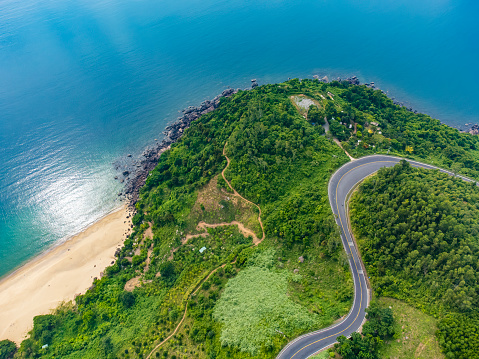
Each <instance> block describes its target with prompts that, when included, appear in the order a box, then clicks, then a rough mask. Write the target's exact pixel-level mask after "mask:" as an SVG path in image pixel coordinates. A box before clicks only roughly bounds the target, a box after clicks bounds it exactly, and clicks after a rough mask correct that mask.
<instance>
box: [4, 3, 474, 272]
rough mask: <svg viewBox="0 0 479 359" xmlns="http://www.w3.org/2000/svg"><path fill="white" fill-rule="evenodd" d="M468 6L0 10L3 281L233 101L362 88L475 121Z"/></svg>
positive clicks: (455, 119) (455, 122) (101, 209)
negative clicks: (257, 87)
mask: <svg viewBox="0 0 479 359" xmlns="http://www.w3.org/2000/svg"><path fill="white" fill-rule="evenodd" d="M478 15H479V3H478V2H477V1H472V0H455V1H452V0H423V1H416V0H414V1H413V0H395V1H384V0H371V1H361V0H336V1H327V0H256V1H251V0H243V1H239V0H228V1H225V0H217V1H213V0H201V1H200V0H182V1H177V0H175V1H173V0H117V1H113V0H22V1H18V0H1V1H0V275H4V274H6V273H8V272H9V271H11V270H12V269H14V268H15V267H17V266H18V265H20V264H21V263H22V262H24V261H26V260H28V259H29V258H31V257H32V256H34V255H35V254H38V253H39V252H41V251H42V250H44V249H45V248H47V247H48V246H50V245H52V244H54V243H56V242H58V241H60V240H62V239H65V238H67V237H68V236H71V235H73V234H75V233H77V232H79V231H80V230H81V229H82V228H84V227H85V226H87V225H88V224H90V223H92V222H94V221H95V220H97V219H98V218H99V217H101V216H103V215H104V214H105V213H107V212H108V211H110V210H112V209H113V208H115V207H116V206H118V205H119V202H118V199H117V192H119V191H120V190H121V186H120V184H119V183H118V182H117V181H115V180H114V179H113V177H114V176H115V175H116V171H115V169H114V167H113V165H112V164H113V163H114V162H115V161H117V160H118V159H120V158H122V157H124V156H125V155H127V154H128V153H131V154H133V156H138V155H139V154H140V153H141V152H142V150H143V149H144V148H145V146H147V145H148V144H151V143H153V141H154V139H155V138H159V139H160V138H161V132H162V130H163V128H164V127H165V126H166V125H167V124H168V123H169V122H171V121H174V120H175V119H176V118H177V116H178V111H179V110H181V109H182V108H184V107H186V106H189V105H195V104H199V103H200V102H201V101H203V100H204V99H207V98H212V97H214V96H215V95H216V94H218V93H219V92H221V91H222V90H223V89H225V88H226V87H228V86H231V87H241V88H244V87H247V86H249V85H250V79H252V78H256V79H258V82H259V83H260V84H261V83H271V82H278V81H284V80H287V79H288V78H289V77H300V78H306V77H312V75H315V74H318V75H321V76H324V75H328V76H329V78H334V77H337V76H342V77H345V76H348V75H357V76H358V77H359V78H360V79H361V80H362V81H368V82H369V81H374V82H375V83H376V85H377V86H379V87H380V88H381V89H383V90H384V91H387V92H388V93H389V94H390V95H391V96H394V97H396V98H398V99H400V100H402V101H405V102H406V103H408V104H409V105H411V106H413V107H414V108H415V109H417V110H419V111H422V112H426V113H429V114H431V115H433V116H434V117H436V118H438V119H440V120H442V121H443V122H445V123H447V124H449V125H452V126H456V127H463V128H464V123H469V122H479V101H478V98H479V89H478V86H477V81H478V79H479V70H478V67H477V64H478V63H479V42H478V38H479V26H477V16H478Z"/></svg>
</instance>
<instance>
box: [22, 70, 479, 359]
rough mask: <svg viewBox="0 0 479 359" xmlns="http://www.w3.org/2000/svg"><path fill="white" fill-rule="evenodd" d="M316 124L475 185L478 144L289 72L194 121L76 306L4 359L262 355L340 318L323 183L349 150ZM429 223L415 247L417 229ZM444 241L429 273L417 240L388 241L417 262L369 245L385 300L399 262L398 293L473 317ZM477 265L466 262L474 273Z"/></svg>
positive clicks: (337, 255) (343, 277)
mask: <svg viewBox="0 0 479 359" xmlns="http://www.w3.org/2000/svg"><path fill="white" fill-rule="evenodd" d="M299 95H301V98H302V99H307V101H305V102H306V103H312V105H311V106H310V107H308V108H302V107H301V102H299V103H298V102H295V101H294V100H293V98H294V97H295V96H296V97H299ZM325 118H326V119H327V121H328V122H329V125H330V129H331V134H332V135H334V136H335V137H337V138H339V139H340V140H342V141H343V142H342V144H343V147H344V148H345V149H347V150H348V151H350V152H351V153H352V154H353V155H355V156H362V155H367V154H373V153H376V152H381V153H386V152H389V153H396V154H400V155H408V156H415V157H419V158H422V159H424V160H425V161H427V162H431V163H434V164H437V165H444V166H446V167H451V168H453V170H455V171H459V172H462V173H465V174H469V175H471V176H475V177H476V178H479V162H478V161H476V156H477V153H478V152H477V150H476V148H478V147H477V146H478V142H477V137H474V136H471V135H469V134H461V133H459V132H458V131H457V130H455V129H452V128H449V127H447V126H445V125H441V124H440V123H439V122H438V121H437V120H433V119H431V118H430V117H428V116H425V115H420V114H419V115H416V114H414V113H412V112H409V111H407V110H406V109H404V108H402V107H399V106H396V105H394V104H393V103H392V101H391V100H390V99H388V98H387V97H386V96H385V95H384V94H383V93H382V92H380V91H374V90H372V89H370V88H367V87H366V86H353V85H349V84H348V83H347V82H341V83H340V82H337V81H335V82H332V83H330V84H325V83H320V82H318V81H311V80H302V81H300V80H298V79H294V80H291V81H288V82H286V83H282V84H275V85H264V86H261V87H258V88H255V89H254V90H250V91H240V92H238V93H237V94H235V95H234V96H232V97H230V98H223V99H222V100H221V103H220V106H219V107H218V109H216V110H215V111H213V112H211V113H208V114H205V115H203V116H201V117H200V118H199V119H198V120H196V121H194V122H193V123H192V125H191V127H190V128H189V129H187V130H186V131H185V133H184V135H183V136H182V137H181V138H180V139H179V140H178V142H176V143H175V144H173V145H172V146H171V149H170V150H168V151H166V152H165V153H164V154H163V155H162V156H161V158H160V160H159V163H158V165H157V167H156V168H155V170H154V171H153V172H152V173H151V174H150V176H149V177H148V180H147V182H146V184H145V186H144V187H143V188H142V190H141V193H140V200H139V202H138V203H137V204H136V209H137V214H136V215H135V216H134V218H133V223H134V228H133V230H132V233H131V235H129V237H128V239H127V240H126V241H125V243H124V247H123V248H122V249H121V251H120V252H119V253H118V255H117V259H116V261H115V263H114V264H113V265H112V266H110V267H109V268H107V269H106V271H105V275H104V276H103V277H102V278H101V279H98V280H95V281H94V283H93V286H92V287H91V288H90V289H89V290H88V291H87V292H86V293H85V294H83V295H80V296H78V297H77V298H76V300H75V301H74V302H72V303H66V304H65V305H63V306H62V307H60V308H58V309H57V311H56V312H55V313H54V314H52V315H47V316H39V317H36V318H35V326H34V329H33V330H32V332H31V337H30V338H29V339H27V340H25V341H24V342H23V343H22V345H21V347H20V349H19V351H18V353H17V354H16V356H17V357H25V358H31V357H42V356H44V357H50V358H54V357H55V358H56V357H62V358H147V357H162V358H175V359H176V358H249V357H262V358H274V357H275V356H276V354H277V353H278V352H279V350H280V348H281V347H282V346H283V345H285V344H286V343H287V342H288V341H289V340H290V339H292V338H293V337H295V336H297V335H299V334H301V333H304V332H307V331H309V330H312V329H317V328H321V327H324V326H327V325H329V324H331V323H332V322H333V321H334V320H337V319H338V318H340V317H341V316H343V315H345V314H347V313H348V311H349V308H350V305H351V300H352V294H353V284H352V281H351V276H350V272H349V267H348V262H347V258H346V257H345V254H344V251H343V250H342V246H341V242H340V238H339V232H338V229H337V226H336V224H335V221H334V218H333V215H332V212H331V209H330V206H329V201H328V194H327V184H328V180H329V177H330V175H331V174H332V173H333V172H334V171H335V170H336V169H337V168H339V167H340V166H341V165H342V164H344V163H346V162H347V161H348V157H347V156H346V155H345V153H344V152H343V151H342V150H341V148H340V147H339V146H337V145H336V144H335V143H334V141H333V140H332V136H331V134H330V133H326V134H325V133H324V129H323V127H322V125H323V123H324V119H325ZM227 158H229V159H230V161H231V163H230V165H229V166H228V168H227V169H226V171H225V173H224V177H223V175H222V171H223V170H224V169H225V168H226V167H227ZM225 179H226V180H225ZM227 181H229V184H228V183H227ZM230 185H231V187H230ZM471 188H472V187H471ZM234 191H237V193H235V192H234ZM371 191H373V190H371ZM471 193H472V192H471ZM411 195H412V194H411ZM391 196H392V195H391ZM465 201H466V200H465ZM358 203H359V202H358ZM458 203H459V202H458ZM368 205H369V204H368ZM398 205H399V204H398ZM258 206H259V207H258ZM364 206H365V205H364ZM259 208H260V209H261V215H260V211H259ZM357 208H358V213H360V207H359V204H358V207H357ZM414 208H415V207H414ZM460 208H462V207H460ZM381 210H382V209H381ZM468 210H469V208H468ZM379 213H382V212H381V211H379V209H378V214H379ZM417 216H419V214H417ZM446 218H449V217H447V216H446ZM456 220H457V221H459V220H458V219H456ZM447 221H452V219H447ZM261 223H262V224H263V227H264V240H263V229H262V226H261ZM361 223H362V225H364V226H365V227H364V228H365V231H366V230H369V227H366V226H368V225H369V224H368V223H367V221H366V220H365V219H361ZM447 223H449V222H447ZM461 223H462V222H461ZM468 223H469V222H468ZM428 225H429V224H428V223H425V224H423V226H426V227H427V226H428ZM463 226H466V224H464V225H463ZM426 227H425V228H423V227H421V232H422V233H423V234H422V235H421V236H420V238H422V237H423V236H426V235H427V236H429V232H428V231H429V229H428V228H426ZM387 228H389V227H387ZM414 228H416V227H414ZM454 228H455V227H454ZM458 228H459V229H457V230H458V231H459V232H458V233H459V234H462V233H466V234H467V235H469V236H473V233H472V232H470V231H469V229H468V230H465V229H464V230H463V229H462V228H463V227H461V226H459V224H458ZM471 228H472V227H471ZM404 230H405V231H407V230H408V228H405V229H404ZM411 230H412V229H411ZM468 231H469V232H468ZM433 232H434V229H433ZM446 232H447V231H446ZM446 232H444V238H442V237H441V239H440V240H438V241H439V242H438V244H437V248H436V247H435V246H436V244H435V242H434V240H433V242H432V244H426V246H429V249H428V250H432V249H431V248H433V249H434V250H437V251H440V254H442V253H446V254H444V255H446V258H443V257H441V258H442V259H441V260H442V261H443V262H445V263H450V264H448V265H447V266H448V267H447V269H446V267H444V266H443V267H441V268H443V269H441V270H443V272H441V273H439V272H437V271H438V269H433V268H436V267H433V264H428V263H429V261H432V263H435V264H434V265H436V264H437V263H436V262H434V258H432V257H430V258H429V257H427V256H424V258H422V257H423V256H422V255H421V252H420V251H421V250H424V248H425V247H424V245H423V243H422V242H421V244H420V246H419V247H418V248H414V249H413V248H412V247H411V246H410V247H407V248H406V247H404V246H401V247H399V248H397V250H400V251H401V252H400V253H401V255H403V256H405V258H409V255H410V253H409V252H411V253H412V252H413V251H416V252H417V253H416V252H414V253H416V254H415V255H416V257H415V258H413V259H416V262H414V264H411V263H412V262H409V261H408V260H406V259H404V260H403V261H400V262H396V259H394V261H392V259H391V255H392V254H390V251H393V252H394V250H395V249H396V247H397V246H396V245H393V244H392V243H391V244H390V247H394V248H390V247H388V248H389V249H387V254H385V253H386V252H384V253H383V251H386V248H382V247H381V249H379V247H378V248H376V249H375V250H378V251H379V252H380V253H381V255H380V256H379V258H376V257H367V260H368V261H369V260H371V261H373V260H374V263H372V264H374V265H378V267H377V272H376V273H373V275H374V278H375V280H378V281H379V282H380V283H381V285H380V286H378V287H377V288H376V289H377V290H379V291H381V290H382V293H383V294H387V293H389V292H388V291H391V290H392V289H391V288H394V285H398V286H399V285H401V286H402V285H404V286H406V284H403V282H402V281H406V279H404V278H406V277H404V278H403V277H401V276H400V275H399V273H400V272H399V270H398V269H397V268H403V267H404V268H409V269H408V273H407V275H411V276H412V275H414V276H416V277H417V278H420V279H421V282H420V283H419V284H415V285H412V284H411V285H412V286H411V287H407V286H406V287H404V288H407V289H408V290H409V292H408V293H412V292H413V291H417V295H412V294H411V298H420V296H421V295H422V294H424V295H426V296H427V298H428V299H431V300H439V301H440V303H441V308H444V312H442V311H441V313H446V311H451V313H453V312H454V311H456V312H457V311H460V312H461V313H463V314H461V315H464V316H467V318H472V317H471V315H472V314H471V313H473V312H474V309H473V307H474V305H475V303H476V302H475V300H476V299H475V296H474V295H473V294H474V293H473V292H472V291H471V290H472V289H471V288H475V287H474V285H475V284H474V285H472V284H471V283H473V282H471V281H475V274H474V275H473V276H472V277H471V274H470V271H469V268H468V269H467V270H466V271H465V272H464V273H462V272H461V273H459V271H462V269H461V268H460V266H459V264H460V263H461V261H462V260H463V259H462V258H463V257H464V256H465V257H467V258H470V259H471V260H472V261H474V253H475V252H474V250H475V249H474V248H475V247H473V246H472V245H471V244H469V242H467V241H466V242H464V243H466V244H464V243H463V242H461V241H459V240H457V241H456V242H455V241H454V240H452V241H450V240H449V237H447V238H446V236H447V235H450V236H453V235H456V233H455V232H454V233H451V234H448V232H447V233H446ZM364 233H366V232H364ZM424 233H426V234H424ZM414 238H415V237H414ZM427 238H429V237H427ZM434 238H435V237H434ZM468 238H469V237H468ZM390 240H392V239H390ZM418 241H420V239H418ZM443 242H444V243H446V244H444V245H443V244H442V243H443ZM427 243H429V242H427ZM255 244H256V245H255ZM459 251H463V252H464V253H465V254H464V253H462V252H461V253H459ZM465 251H469V252H467V253H466V252H465ZM406 252H407V255H406ZM372 253H373V252H372V249H371V254H372ZM367 255H369V254H368V253H365V256H367ZM431 256H432V254H431ZM448 256H451V258H449V257H448ZM468 256H470V257H468ZM383 257H384V258H383ZM394 258H395V257H394ZM411 260H412V259H411ZM418 260H421V262H420V265H419V267H416V265H417V261H418ZM390 261H392V264H391V263H390ZM423 261H424V263H423ZM449 261H450V262H449ZM468 261H469V259H468ZM443 262H441V263H443ZM368 263H370V262H368ZM476 264H477V260H476V262H475V263H472V262H470V263H469V262H468V265H470V269H471V270H472V271H474V270H475V265H476ZM389 265H392V268H391V269H389V268H387V266H389ZM429 265H430V266H431V267H428V266H429ZM437 265H439V264H437ZM398 266H399V267H398ZM401 266H403V267H401ZM424 266H426V267H427V268H428V271H427V272H426V273H425V272H424V268H425V267H424ZM438 268H439V267H438ZM394 270H395V271H396V272H390V271H394ZM456 270H457V276H459V277H460V278H462V279H461V280H460V281H459V282H457V280H455V278H456V277H455V275H456V272H455V271H456ZM421 273H422V275H421ZM424 273H425V274H424ZM390 276H392V277H390ZM461 276H462V277H461ZM416 277H411V278H416ZM385 278H394V279H395V280H396V278H397V280H399V279H401V281H399V282H398V283H396V282H395V284H394V285H393V284H391V283H389V282H387V281H386V282H384V281H385V280H386V279H385ZM265 279H267V282H265ZM388 280H389V279H388ZM443 280H448V281H449V282H447V285H451V286H453V287H452V288H451V289H452V293H451V292H450V291H448V289H449V287H447V285H446V284H443V283H442V281H443ZM456 282H457V283H456ZM462 282H464V284H461V283H462ZM268 283H269V284H274V285H272V286H268V285H267V284H268ZM384 283H386V284H387V285H386V284H384ZM404 283H409V282H407V281H406V282H404ZM474 283H475V282H474ZM390 284H391V285H390ZM408 285H409V284H408ZM428 286H431V288H432V289H428ZM454 286H456V287H454ZM379 288H381V289H379ZM401 288H402V287H401ZM457 288H459V289H457ZM398 290H399V289H398ZM474 290H475V289H474ZM391 293H393V292H391ZM394 293H396V292H394ZM463 298H465V299H464V300H463ZM278 300H279V301H280V302H278ZM418 300H419V299H418ZM421 303H423V302H421ZM424 303H426V301H424ZM279 304H281V305H279ZM471 308H472V309H471ZM441 310H442V309H441ZM231 313H241V315H239V314H238V315H237V316H234V317H232V316H231V315H230V314H231ZM455 318H456V317H454V316H453V317H451V319H448V317H444V320H443V321H442V323H443V324H444V325H443V326H442V327H441V328H443V329H442V330H441V335H442V337H444V338H445V339H444V343H445V344H444V345H457V344H456V342H455V341H451V340H452V339H450V338H452V334H450V332H448V330H449V329H448V328H453V326H454V325H469V324H466V322H464V321H463V322H460V321H459V322H457V321H456V319H455ZM448 320H449V322H448ZM448 323H449V324H448ZM451 323H452V324H451ZM467 323H469V322H467ZM180 324H181V325H180ZM252 333H255V334H256V335H255V336H254V337H252ZM454 335H455V334H454ZM442 337H441V338H442ZM451 343H453V344H451ZM45 345H48V346H45ZM447 348H449V347H447ZM451 348H452V347H451Z"/></svg>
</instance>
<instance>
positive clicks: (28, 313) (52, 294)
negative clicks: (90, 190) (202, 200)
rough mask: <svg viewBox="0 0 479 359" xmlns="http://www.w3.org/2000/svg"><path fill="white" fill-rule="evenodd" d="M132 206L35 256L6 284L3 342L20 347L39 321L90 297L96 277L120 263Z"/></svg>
mask: <svg viewBox="0 0 479 359" xmlns="http://www.w3.org/2000/svg"><path fill="white" fill-rule="evenodd" d="M127 215H128V211H127V208H126V207H123V208H121V209H119V210H118V211H116V212H113V213H111V214H109V215H107V216H105V217H104V218H102V219H101V220H99V221H98V222H96V223H94V224H93V225H91V226H90V227H88V228H87V229H85V230H84V231H83V232H81V233H80V234H78V235H76V236H74V237H73V238H72V239H70V240H68V241H66V242H65V243H62V244H61V245H59V246H57V247H54V248H53V249H51V250H50V251H48V252H46V253H44V254H42V255H40V256H38V257H36V258H34V259H33V260H32V261H30V262H28V263H26V264H25V265H24V266H22V267H21V268H20V269H18V270H17V271H16V272H14V273H13V274H11V275H10V276H8V277H6V278H4V279H2V280H1V281H0V308H1V310H0V340H2V339H10V340H13V341H14V342H16V343H17V344H19V343H20V342H21V341H22V340H23V339H25V338H26V336H27V332H28V331H29V330H31V329H32V327H33V317H34V316H37V315H41V314H48V313H50V312H51V311H52V310H53V309H55V308H56V307H57V306H58V305H59V304H60V303H62V302H67V301H70V300H73V299H74V297H75V295H76V294H81V293H85V292H86V290H87V289H88V288H89V287H90V286H91V285H92V281H93V278H95V277H97V278H99V277H100V275H101V272H102V271H103V270H104V269H105V268H106V267H107V266H109V265H110V264H111V262H112V261H113V260H114V259H115V257H114V254H115V251H116V249H117V248H118V247H120V246H121V245H122V244H123V240H124V234H125V232H126V231H127V230H128V228H129V226H130V221H129V220H128V219H127Z"/></svg>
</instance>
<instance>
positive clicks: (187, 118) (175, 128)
mask: <svg viewBox="0 0 479 359" xmlns="http://www.w3.org/2000/svg"><path fill="white" fill-rule="evenodd" d="M254 84H256V86H258V84H257V83H256V81H255V82H253V85H254ZM256 86H252V87H256ZM237 92H238V90H235V89H232V88H229V89H226V90H224V91H223V92H222V93H221V94H220V95H218V96H216V97H215V98H214V99H212V100H206V101H203V102H202V103H201V105H200V106H196V107H195V106H190V107H188V108H186V109H184V110H183V111H182V112H183V115H182V116H181V117H179V118H178V119H177V120H176V121H175V122H174V123H172V124H171V125H169V126H167V127H166V128H165V130H164V131H163V134H164V135H165V137H164V139H163V140H162V141H161V142H159V143H157V144H156V145H155V146H153V147H148V148H146V149H145V150H144V151H143V153H142V154H141V156H140V158H139V159H137V160H130V161H128V159H121V160H119V161H117V163H115V168H116V170H118V171H121V172H122V175H123V178H119V176H115V179H118V180H119V181H120V182H122V183H123V182H125V189H124V191H123V193H122V194H124V195H125V196H126V197H127V198H128V200H129V203H130V206H131V207H134V205H135V203H136V202H137V201H138V197H139V193H140V188H141V187H142V186H143V185H144V184H145V182H146V179H147V178H148V175H149V173H150V172H151V171H152V170H153V169H154V168H155V167H156V165H157V164H158V160H159V159H160V156H161V154H162V153H163V152H165V151H166V150H167V149H169V148H170V146H171V144H172V143H174V142H176V141H177V140H178V139H179V138H180V137H181V136H182V135H183V133H184V131H185V130H186V129H187V128H188V127H189V126H190V124H191V123H192V122H193V121H195V120H196V119H198V118H199V117H200V116H202V115H204V114H207V113H209V112H211V111H214V110H215V109H216V108H217V107H218V106H219V104H220V100H221V98H222V97H229V96H231V95H233V94H235V93H237ZM127 157H129V158H131V155H128V156H127Z"/></svg>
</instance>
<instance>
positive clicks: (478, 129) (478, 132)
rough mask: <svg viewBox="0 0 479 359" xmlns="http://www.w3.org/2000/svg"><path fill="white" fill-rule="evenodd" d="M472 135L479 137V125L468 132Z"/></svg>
mask: <svg viewBox="0 0 479 359" xmlns="http://www.w3.org/2000/svg"><path fill="white" fill-rule="evenodd" d="M468 132H469V133H470V134H471V135H479V125H478V124H475V125H472V127H471V128H470V129H469V131H468Z"/></svg>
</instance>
